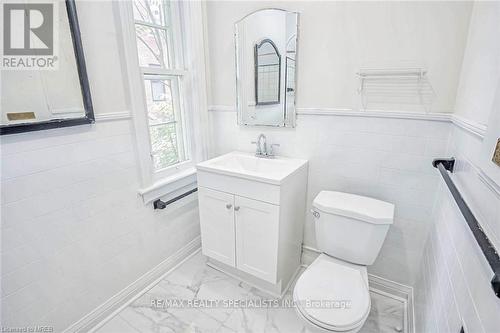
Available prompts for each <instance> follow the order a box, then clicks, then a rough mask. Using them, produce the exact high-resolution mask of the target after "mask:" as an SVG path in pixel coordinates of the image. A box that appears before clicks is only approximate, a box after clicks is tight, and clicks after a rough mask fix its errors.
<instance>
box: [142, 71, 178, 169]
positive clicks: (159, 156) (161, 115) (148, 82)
mask: <svg viewBox="0 0 500 333" xmlns="http://www.w3.org/2000/svg"><path fill="white" fill-rule="evenodd" d="M144 87H145V89H146V102H147V112H148V122H149V134H150V138H151V152H152V157H153V165H154V168H155V170H160V169H164V168H166V167H169V166H171V165H174V164H177V163H180V162H184V161H186V160H187V159H188V153H187V151H186V149H185V143H184V141H185V135H184V131H183V130H184V128H183V124H184V123H183V120H182V115H181V110H180V102H179V91H178V89H179V86H178V84H177V78H169V77H167V78H165V76H155V75H149V76H147V77H146V78H145V79H144Z"/></svg>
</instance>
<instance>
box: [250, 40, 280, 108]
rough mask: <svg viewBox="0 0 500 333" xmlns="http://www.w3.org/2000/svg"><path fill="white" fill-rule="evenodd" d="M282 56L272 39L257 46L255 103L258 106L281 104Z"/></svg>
mask: <svg viewBox="0 0 500 333" xmlns="http://www.w3.org/2000/svg"><path fill="white" fill-rule="evenodd" d="M280 77H281V56H280V54H279V52H278V48H277V47H276V45H275V44H274V43H273V41H272V40H270V39H264V40H262V41H261V42H260V43H258V44H256V45H255V85H256V86H255V102H256V104H257V105H271V104H279V103H280V86H281V80H280Z"/></svg>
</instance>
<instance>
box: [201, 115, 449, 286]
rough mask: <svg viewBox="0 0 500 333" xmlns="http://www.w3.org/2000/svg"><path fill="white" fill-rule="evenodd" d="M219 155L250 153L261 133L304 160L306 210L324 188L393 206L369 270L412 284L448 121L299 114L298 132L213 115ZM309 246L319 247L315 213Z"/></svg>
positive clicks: (308, 232)
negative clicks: (388, 225) (245, 124)
mask: <svg viewBox="0 0 500 333" xmlns="http://www.w3.org/2000/svg"><path fill="white" fill-rule="evenodd" d="M210 117H211V124H212V133H213V141H214V147H213V152H214V154H215V155H218V154H222V153H225V152H229V151H232V150H243V151H253V150H254V147H253V145H251V144H250V142H251V141H254V140H255V138H256V137H257V135H258V134H259V133H261V132H262V133H265V134H266V135H267V137H268V143H279V144H281V147H280V148H279V154H281V155H284V156H292V157H303V158H307V159H308V160H309V162H310V164H309V185H308V198H307V200H308V205H309V206H310V204H311V203H312V200H313V199H314V197H315V196H316V195H317V194H318V192H319V191H321V190H337V191H346V192H352V193H357V194H361V195H368V196H372V197H375V198H378V199H382V200H387V201H390V202H393V203H395V204H396V221H395V224H394V225H393V226H392V227H391V229H390V231H389V234H388V237H387V240H386V242H385V244H384V247H383V249H382V252H381V253H380V255H379V257H378V259H377V261H376V262H375V264H374V265H373V266H372V267H370V271H371V273H374V274H377V275H380V276H382V277H386V278H389V279H391V280H395V281H398V282H401V283H405V284H408V285H412V284H413V283H414V282H415V279H416V276H417V275H418V272H417V269H418V265H419V262H420V259H421V254H422V244H423V242H424V240H425V239H426V237H427V229H428V227H429V224H430V223H429V222H430V217H431V212H432V207H433V203H434V200H435V192H436V188H437V185H438V181H439V179H438V175H437V173H436V171H435V169H433V168H432V166H431V161H432V159H433V158H435V157H438V156H445V153H446V146H447V141H448V137H449V135H450V126H451V125H450V124H449V123H446V122H436V121H427V120H410V119H393V118H372V117H353V116H309V115H300V116H299V117H298V120H297V127H296V128H295V129H282V128H281V129H272V128H264V127H261V128H255V127H254V128H245V127H238V126H237V125H236V113H235V112H217V111H215V112H211V113H210ZM304 230H305V235H304V243H305V245H308V246H313V247H314V246H315V243H316V242H315V234H314V225H313V223H312V218H311V216H309V215H308V216H307V219H306V222H305V229H304Z"/></svg>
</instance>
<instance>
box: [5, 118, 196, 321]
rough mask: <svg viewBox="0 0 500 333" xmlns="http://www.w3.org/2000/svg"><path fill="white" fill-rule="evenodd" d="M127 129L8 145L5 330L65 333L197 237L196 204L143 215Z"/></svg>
mask: <svg viewBox="0 0 500 333" xmlns="http://www.w3.org/2000/svg"><path fill="white" fill-rule="evenodd" d="M130 125H131V124H130V120H119V121H109V122H102V123H97V124H96V125H92V126H81V127H76V128H66V129H58V130H51V131H45V132H37V133H30V134H21V135H13V136H7V137H3V138H2V173H1V174H2V182H1V190H2V200H1V217H2V235H1V236H2V245H1V262H2V272H1V278H2V290H1V301H2V325H3V326H26V325H50V326H54V327H55V329H56V331H60V330H61V329H63V328H65V327H67V326H69V325H70V324H72V323H73V322H75V321H76V320H78V319H79V318H81V317H82V316H83V315H85V314H86V313H88V312H89V311H91V310H93V309H94V308H95V307H97V306H98V305H100V304H101V303H102V302H104V301H106V300H107V299H108V298H110V297H111V296H113V295H114V294H115V293H117V292H118V291H120V290H121V289H123V288H125V287H126V286H127V285H128V284H130V283H132V282H133V281H135V280H136V279H137V278H139V277H140V276H141V275H142V274H144V273H146V272H147V271H149V270H150V269H151V268H153V267H154V266H156V265H157V264H159V263H160V262H161V261H162V260H164V259H166V258H167V257H168V256H169V255H171V254H173V253H174V252H175V251H176V250H178V249H179V248H180V247H182V246H183V245H185V244H186V243H188V242H189V241H190V240H192V239H193V238H195V237H196V236H197V235H198V234H199V227H198V216H197V214H198V213H197V205H196V202H195V201H194V202H193V201H192V199H191V200H189V199H187V200H185V202H184V203H180V204H179V205H177V206H176V207H172V208H169V209H166V210H164V211H154V210H153V209H152V207H151V206H144V205H143V203H142V200H141V199H140V198H139V197H138V195H137V190H138V188H139V181H138V175H139V171H138V165H137V163H136V158H135V156H134V153H133V150H132V140H133V139H132V134H131V133H130ZM174 235H175V237H174Z"/></svg>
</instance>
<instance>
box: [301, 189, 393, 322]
mask: <svg viewBox="0 0 500 333" xmlns="http://www.w3.org/2000/svg"><path fill="white" fill-rule="evenodd" d="M313 207H314V209H313V215H314V218H315V225H316V242H317V246H318V249H319V250H321V251H322V252H323V253H322V254H321V255H320V256H319V257H318V258H317V259H316V260H315V261H314V262H313V263H312V264H311V265H310V266H309V267H308V268H307V269H306V270H305V272H304V273H303V274H302V275H301V276H300V277H299V278H298V280H297V283H296V284H295V288H294V290H293V299H294V301H295V303H296V309H297V312H298V314H299V315H300V316H301V317H302V318H303V319H304V320H305V321H306V322H307V323H309V324H310V326H311V327H313V328H316V329H317V330H319V331H325V332H357V331H359V330H360V329H361V327H362V326H363V324H364V323H365V321H366V318H367V317H368V314H369V313H370V307H371V302H370V293H369V289H368V274H367V271H366V266H368V265H371V264H373V262H374V261H375V259H376V258H377V255H378V253H379V251H380V248H381V247H382V243H383V242H384V239H385V236H386V234H387V231H388V230H389V226H390V225H391V224H392V223H393V220H394V205H393V204H391V203H387V202H384V201H380V200H376V199H373V198H368V197H362V196H359V195H354V194H349V193H342V192H333V191H321V192H320V193H319V194H318V195H317V196H316V198H315V199H314V202H313Z"/></svg>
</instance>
